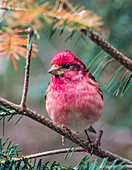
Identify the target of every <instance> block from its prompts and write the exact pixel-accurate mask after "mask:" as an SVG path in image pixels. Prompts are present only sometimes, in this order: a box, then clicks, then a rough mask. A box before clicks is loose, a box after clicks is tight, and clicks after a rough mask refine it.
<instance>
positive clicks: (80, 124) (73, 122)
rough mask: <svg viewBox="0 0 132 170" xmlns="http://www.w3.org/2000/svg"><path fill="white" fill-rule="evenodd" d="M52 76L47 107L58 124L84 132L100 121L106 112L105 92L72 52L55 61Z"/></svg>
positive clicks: (58, 56) (60, 56)
mask: <svg viewBox="0 0 132 170" xmlns="http://www.w3.org/2000/svg"><path fill="white" fill-rule="evenodd" d="M49 73H51V74H52V75H53V76H52V79H51V81H50V83H49V85H48V88H47V91H46V110H47V112H48V114H49V116H50V117H51V119H52V120H53V122H55V123H56V124H57V125H60V126H61V125H64V126H65V127H67V128H69V129H71V130H72V131H74V132H80V131H83V130H86V129H88V128H89V126H90V125H92V124H93V123H95V122H97V121H98V120H99V118H100V117H101V115H102V112H103V94H102V91H101V89H100V86H99V84H98V83H97V82H96V80H95V78H94V77H93V76H92V74H91V73H89V71H88V70H87V69H86V67H85V65H84V64H83V63H82V62H81V61H80V60H79V59H78V58H76V57H75V56H74V55H73V54H71V52H70V51H61V52H58V53H57V54H56V55H55V56H54V57H53V58H52V60H51V68H50V70H49Z"/></svg>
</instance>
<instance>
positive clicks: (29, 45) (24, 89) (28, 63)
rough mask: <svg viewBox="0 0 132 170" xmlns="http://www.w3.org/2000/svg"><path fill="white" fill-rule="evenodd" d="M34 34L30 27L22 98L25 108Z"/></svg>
mask: <svg viewBox="0 0 132 170" xmlns="http://www.w3.org/2000/svg"><path fill="white" fill-rule="evenodd" d="M33 34H34V31H33V29H32V28H30V29H29V40H28V46H27V56H26V66H25V79H24V86H23V94H22V99H21V106H22V107H23V108H25V107H26V100H27V92H28V85H29V73H30V63H31V54H32V37H33Z"/></svg>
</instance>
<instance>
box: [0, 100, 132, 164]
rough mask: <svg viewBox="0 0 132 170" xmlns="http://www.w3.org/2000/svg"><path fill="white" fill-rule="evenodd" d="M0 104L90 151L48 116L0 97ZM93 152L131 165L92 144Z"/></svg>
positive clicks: (80, 140)
mask: <svg viewBox="0 0 132 170" xmlns="http://www.w3.org/2000/svg"><path fill="white" fill-rule="evenodd" d="M0 105H1V106H2V107H3V106H4V107H5V108H8V109H11V110H13V111H14V113H13V114H14V115H16V114H20V115H25V116H27V117H29V118H31V119H33V120H35V121H36V122H38V123H41V124H43V125H44V126H47V127H48V128H50V129H52V130H53V131H55V132H57V133H59V134H60V135H63V136H65V137H66V138H68V139H69V140H71V141H72V142H74V143H76V144H77V145H79V146H81V147H82V148H83V149H85V150H86V151H87V152H89V153H91V147H90V146H89V145H88V144H87V142H86V141H84V140H82V139H80V138H78V137H77V136H76V135H75V134H73V133H68V132H67V131H66V130H65V129H64V128H62V127H59V126H57V125H56V124H55V123H53V122H52V121H51V120H49V119H48V118H45V117H44V116H42V115H40V114H38V113H37V112H35V111H33V110H31V109H30V108H23V107H21V106H20V105H16V104H14V103H11V102H9V101H7V100H5V99H3V98H1V97H0ZM1 106H0V107H1ZM11 114H12V113H10V112H8V113H7V114H5V113H4V114H2V113H1V114H0V116H7V115H11ZM93 147H94V149H93V154H94V155H96V156H98V157H100V158H106V157H108V161H114V160H116V159H117V160H118V161H117V163H121V162H125V163H126V164H128V165H132V161H130V160H128V159H125V158H123V157H120V156H118V155H116V154H114V153H111V152H109V151H106V150H103V149H102V148H97V147H96V146H93Z"/></svg>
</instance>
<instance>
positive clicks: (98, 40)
mask: <svg viewBox="0 0 132 170" xmlns="http://www.w3.org/2000/svg"><path fill="white" fill-rule="evenodd" d="M58 1H60V2H61V1H63V2H64V5H63V8H64V9H65V10H67V11H71V10H73V7H72V5H71V4H70V3H69V1H68V0H58ZM81 31H82V32H83V33H84V34H85V35H87V36H88V37H89V38H90V39H91V40H92V41H93V42H94V43H95V44H97V45H98V46H99V47H100V48H101V49H102V50H103V51H105V52H106V53H107V54H109V55H110V56H111V57H112V58H114V59H115V60H116V61H118V62H119V63H120V64H122V65H123V66H124V67H126V68H127V69H128V70H130V71H132V61H131V60H130V59H129V58H127V57H126V56H125V55H124V54H122V53H121V52H119V51H118V50H117V49H116V48H114V47H113V46H112V45H110V44H109V43H108V42H107V41H105V40H104V39H103V38H102V37H101V36H99V35H98V34H97V33H95V32H93V31H92V30H90V29H89V28H88V29H82V30H81Z"/></svg>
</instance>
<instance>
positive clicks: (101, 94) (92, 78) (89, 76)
mask: <svg viewBox="0 0 132 170" xmlns="http://www.w3.org/2000/svg"><path fill="white" fill-rule="evenodd" d="M87 72H88V71H87ZM87 74H88V82H89V83H90V84H91V85H93V86H95V87H96V88H97V90H98V93H99V94H100V96H101V98H102V100H103V92H102V90H101V88H100V86H99V84H98V83H97V81H96V80H95V78H94V77H93V75H92V74H91V73H89V72H88V73H87Z"/></svg>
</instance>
